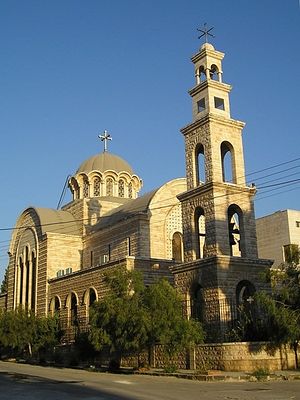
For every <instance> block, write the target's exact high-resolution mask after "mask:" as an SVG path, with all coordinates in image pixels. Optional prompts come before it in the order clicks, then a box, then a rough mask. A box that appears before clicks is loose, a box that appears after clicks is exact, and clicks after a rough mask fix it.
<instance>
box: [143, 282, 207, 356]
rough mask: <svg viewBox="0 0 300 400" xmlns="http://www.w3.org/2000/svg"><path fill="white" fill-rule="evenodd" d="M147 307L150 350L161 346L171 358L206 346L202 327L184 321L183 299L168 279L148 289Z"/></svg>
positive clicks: (192, 322) (194, 322)
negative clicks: (200, 346)
mask: <svg viewBox="0 0 300 400" xmlns="http://www.w3.org/2000/svg"><path fill="white" fill-rule="evenodd" d="M144 304H145V307H146V310H147V322H148V323H147V337H148V339H147V344H148V348H150V347H151V346H153V345H155V344H156V343H160V344H163V345H164V347H165V349H166V351H167V353H168V354H169V355H172V354H174V353H175V352H177V351H180V350H182V349H184V348H186V347H189V346H192V345H195V344H197V343H202V342H203V340H204V336H205V335H204V331H203V329H202V325H201V324H200V323H199V322H197V321H195V320H192V319H191V320H187V319H185V318H183V315H182V302H181V299H180V296H179V295H178V293H177V291H176V290H175V289H174V288H173V287H172V286H171V285H170V283H169V282H168V281H167V280H166V279H162V280H160V281H158V282H156V283H154V284H153V285H150V286H148V287H147V288H146V291H145V294H144Z"/></svg>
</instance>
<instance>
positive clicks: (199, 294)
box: [191, 285, 204, 322]
mask: <svg viewBox="0 0 300 400" xmlns="http://www.w3.org/2000/svg"><path fill="white" fill-rule="evenodd" d="M191 317H192V318H193V319H196V320H198V321H199V322H203V320H204V300H203V288H202V287H201V286H200V285H197V286H196V288H194V290H193V291H192V294H191Z"/></svg>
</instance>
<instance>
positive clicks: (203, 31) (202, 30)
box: [197, 22, 215, 43]
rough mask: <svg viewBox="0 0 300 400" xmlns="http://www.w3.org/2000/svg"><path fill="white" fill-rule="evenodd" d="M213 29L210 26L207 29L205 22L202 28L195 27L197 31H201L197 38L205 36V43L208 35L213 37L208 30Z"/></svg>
mask: <svg viewBox="0 0 300 400" xmlns="http://www.w3.org/2000/svg"><path fill="white" fill-rule="evenodd" d="M213 29H214V27H211V28H209V29H207V24H206V22H205V23H204V28H203V29H199V28H197V31H198V32H202V35H200V36H198V39H201V38H202V37H203V36H205V43H208V37H209V36H211V37H213V38H214V37H215V36H214V35H212V34H211V33H210V31H211V30H213Z"/></svg>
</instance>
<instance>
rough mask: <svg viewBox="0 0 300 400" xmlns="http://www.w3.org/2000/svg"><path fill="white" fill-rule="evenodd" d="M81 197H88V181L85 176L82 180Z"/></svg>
mask: <svg viewBox="0 0 300 400" xmlns="http://www.w3.org/2000/svg"><path fill="white" fill-rule="evenodd" d="M83 197H84V198H86V197H89V182H88V180H87V179H86V178H85V179H84V181H83Z"/></svg>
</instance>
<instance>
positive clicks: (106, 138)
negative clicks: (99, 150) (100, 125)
mask: <svg viewBox="0 0 300 400" xmlns="http://www.w3.org/2000/svg"><path fill="white" fill-rule="evenodd" d="M98 138H99V139H101V142H104V150H103V151H104V152H106V151H107V142H108V141H109V140H112V137H111V136H110V134H109V133H108V132H107V130H106V129H105V130H104V132H103V134H102V135H98Z"/></svg>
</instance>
